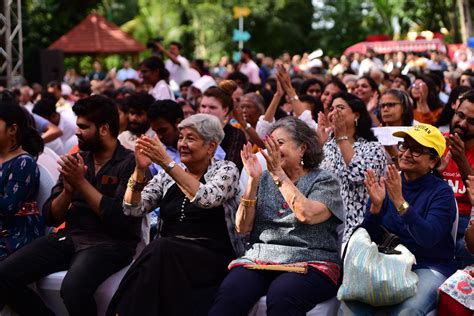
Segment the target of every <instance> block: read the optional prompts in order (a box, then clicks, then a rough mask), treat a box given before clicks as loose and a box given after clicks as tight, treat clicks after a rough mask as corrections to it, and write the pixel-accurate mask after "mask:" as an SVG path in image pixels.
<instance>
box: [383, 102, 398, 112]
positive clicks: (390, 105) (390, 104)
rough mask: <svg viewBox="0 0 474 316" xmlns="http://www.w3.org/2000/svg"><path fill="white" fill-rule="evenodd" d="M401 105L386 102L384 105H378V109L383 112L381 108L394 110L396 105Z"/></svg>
mask: <svg viewBox="0 0 474 316" xmlns="http://www.w3.org/2000/svg"><path fill="white" fill-rule="evenodd" d="M399 104H401V103H400V102H386V103H379V107H380V109H382V110H383V108H388V109H391V108H394V107H396V106H397V105H399Z"/></svg>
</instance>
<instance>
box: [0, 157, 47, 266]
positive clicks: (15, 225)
mask: <svg viewBox="0 0 474 316" xmlns="http://www.w3.org/2000/svg"><path fill="white" fill-rule="evenodd" d="M38 187H39V170H38V166H37V165H36V161H35V159H34V158H33V157H32V156H30V155H29V154H21V155H19V156H16V157H14V158H12V159H10V160H8V161H5V162H4V163H2V164H0V261H1V260H3V259H5V258H6V257H7V256H8V255H10V254H11V253H13V252H14V251H15V250H17V249H19V248H21V247H23V246H24V245H26V244H28V243H29V242H31V241H32V240H33V239H35V238H37V237H39V236H41V235H43V233H44V227H43V220H42V219H41V217H40V213H39V211H38V206H37V204H36V197H37V194H38Z"/></svg>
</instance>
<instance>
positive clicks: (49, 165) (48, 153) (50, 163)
mask: <svg viewBox="0 0 474 316" xmlns="http://www.w3.org/2000/svg"><path fill="white" fill-rule="evenodd" d="M58 160H59V156H58V155H57V154H56V153H55V152H54V151H52V150H51V149H50V148H47V147H45V148H44V150H43V153H42V154H41V155H39V157H38V165H39V164H41V165H42V166H43V168H45V169H46V170H48V172H49V174H50V175H51V176H52V177H53V178H54V181H55V182H56V180H57V179H58V178H59V171H58V166H59V165H58Z"/></svg>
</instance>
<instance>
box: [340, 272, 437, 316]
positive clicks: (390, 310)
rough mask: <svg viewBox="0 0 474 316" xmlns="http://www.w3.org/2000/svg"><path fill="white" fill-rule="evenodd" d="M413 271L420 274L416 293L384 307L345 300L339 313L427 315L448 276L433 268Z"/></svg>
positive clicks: (345, 315) (345, 314)
mask: <svg viewBox="0 0 474 316" xmlns="http://www.w3.org/2000/svg"><path fill="white" fill-rule="evenodd" d="M413 272H415V273H416V275H418V285H417V291H416V294H415V295H414V296H412V297H410V298H408V299H406V300H405V301H403V302H402V303H400V304H397V305H392V306H384V307H375V306H371V305H368V304H365V303H362V302H356V301H343V302H341V309H340V311H339V315H344V316H348V315H358V316H362V315H375V314H376V313H377V314H380V315H400V316H415V315H420V316H421V315H426V314H428V313H429V312H430V311H431V310H433V309H435V308H436V299H437V294H438V288H439V286H440V285H441V284H443V282H444V281H445V280H446V277H445V276H444V275H443V274H441V273H440V272H438V271H434V270H431V269H417V270H414V271H413Z"/></svg>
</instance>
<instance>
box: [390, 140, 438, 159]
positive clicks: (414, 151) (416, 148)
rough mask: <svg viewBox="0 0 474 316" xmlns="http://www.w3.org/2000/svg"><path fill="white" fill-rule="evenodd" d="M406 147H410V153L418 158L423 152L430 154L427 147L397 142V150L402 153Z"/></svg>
mask: <svg viewBox="0 0 474 316" xmlns="http://www.w3.org/2000/svg"><path fill="white" fill-rule="evenodd" d="M408 149H410V153H411V155H412V156H413V157H415V158H418V157H420V156H421V155H423V154H425V155H432V152H431V151H430V150H429V149H424V148H422V147H420V146H416V145H409V144H408V143H405V142H399V143H398V151H400V152H402V153H404V152H405V151H407V150H408Z"/></svg>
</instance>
